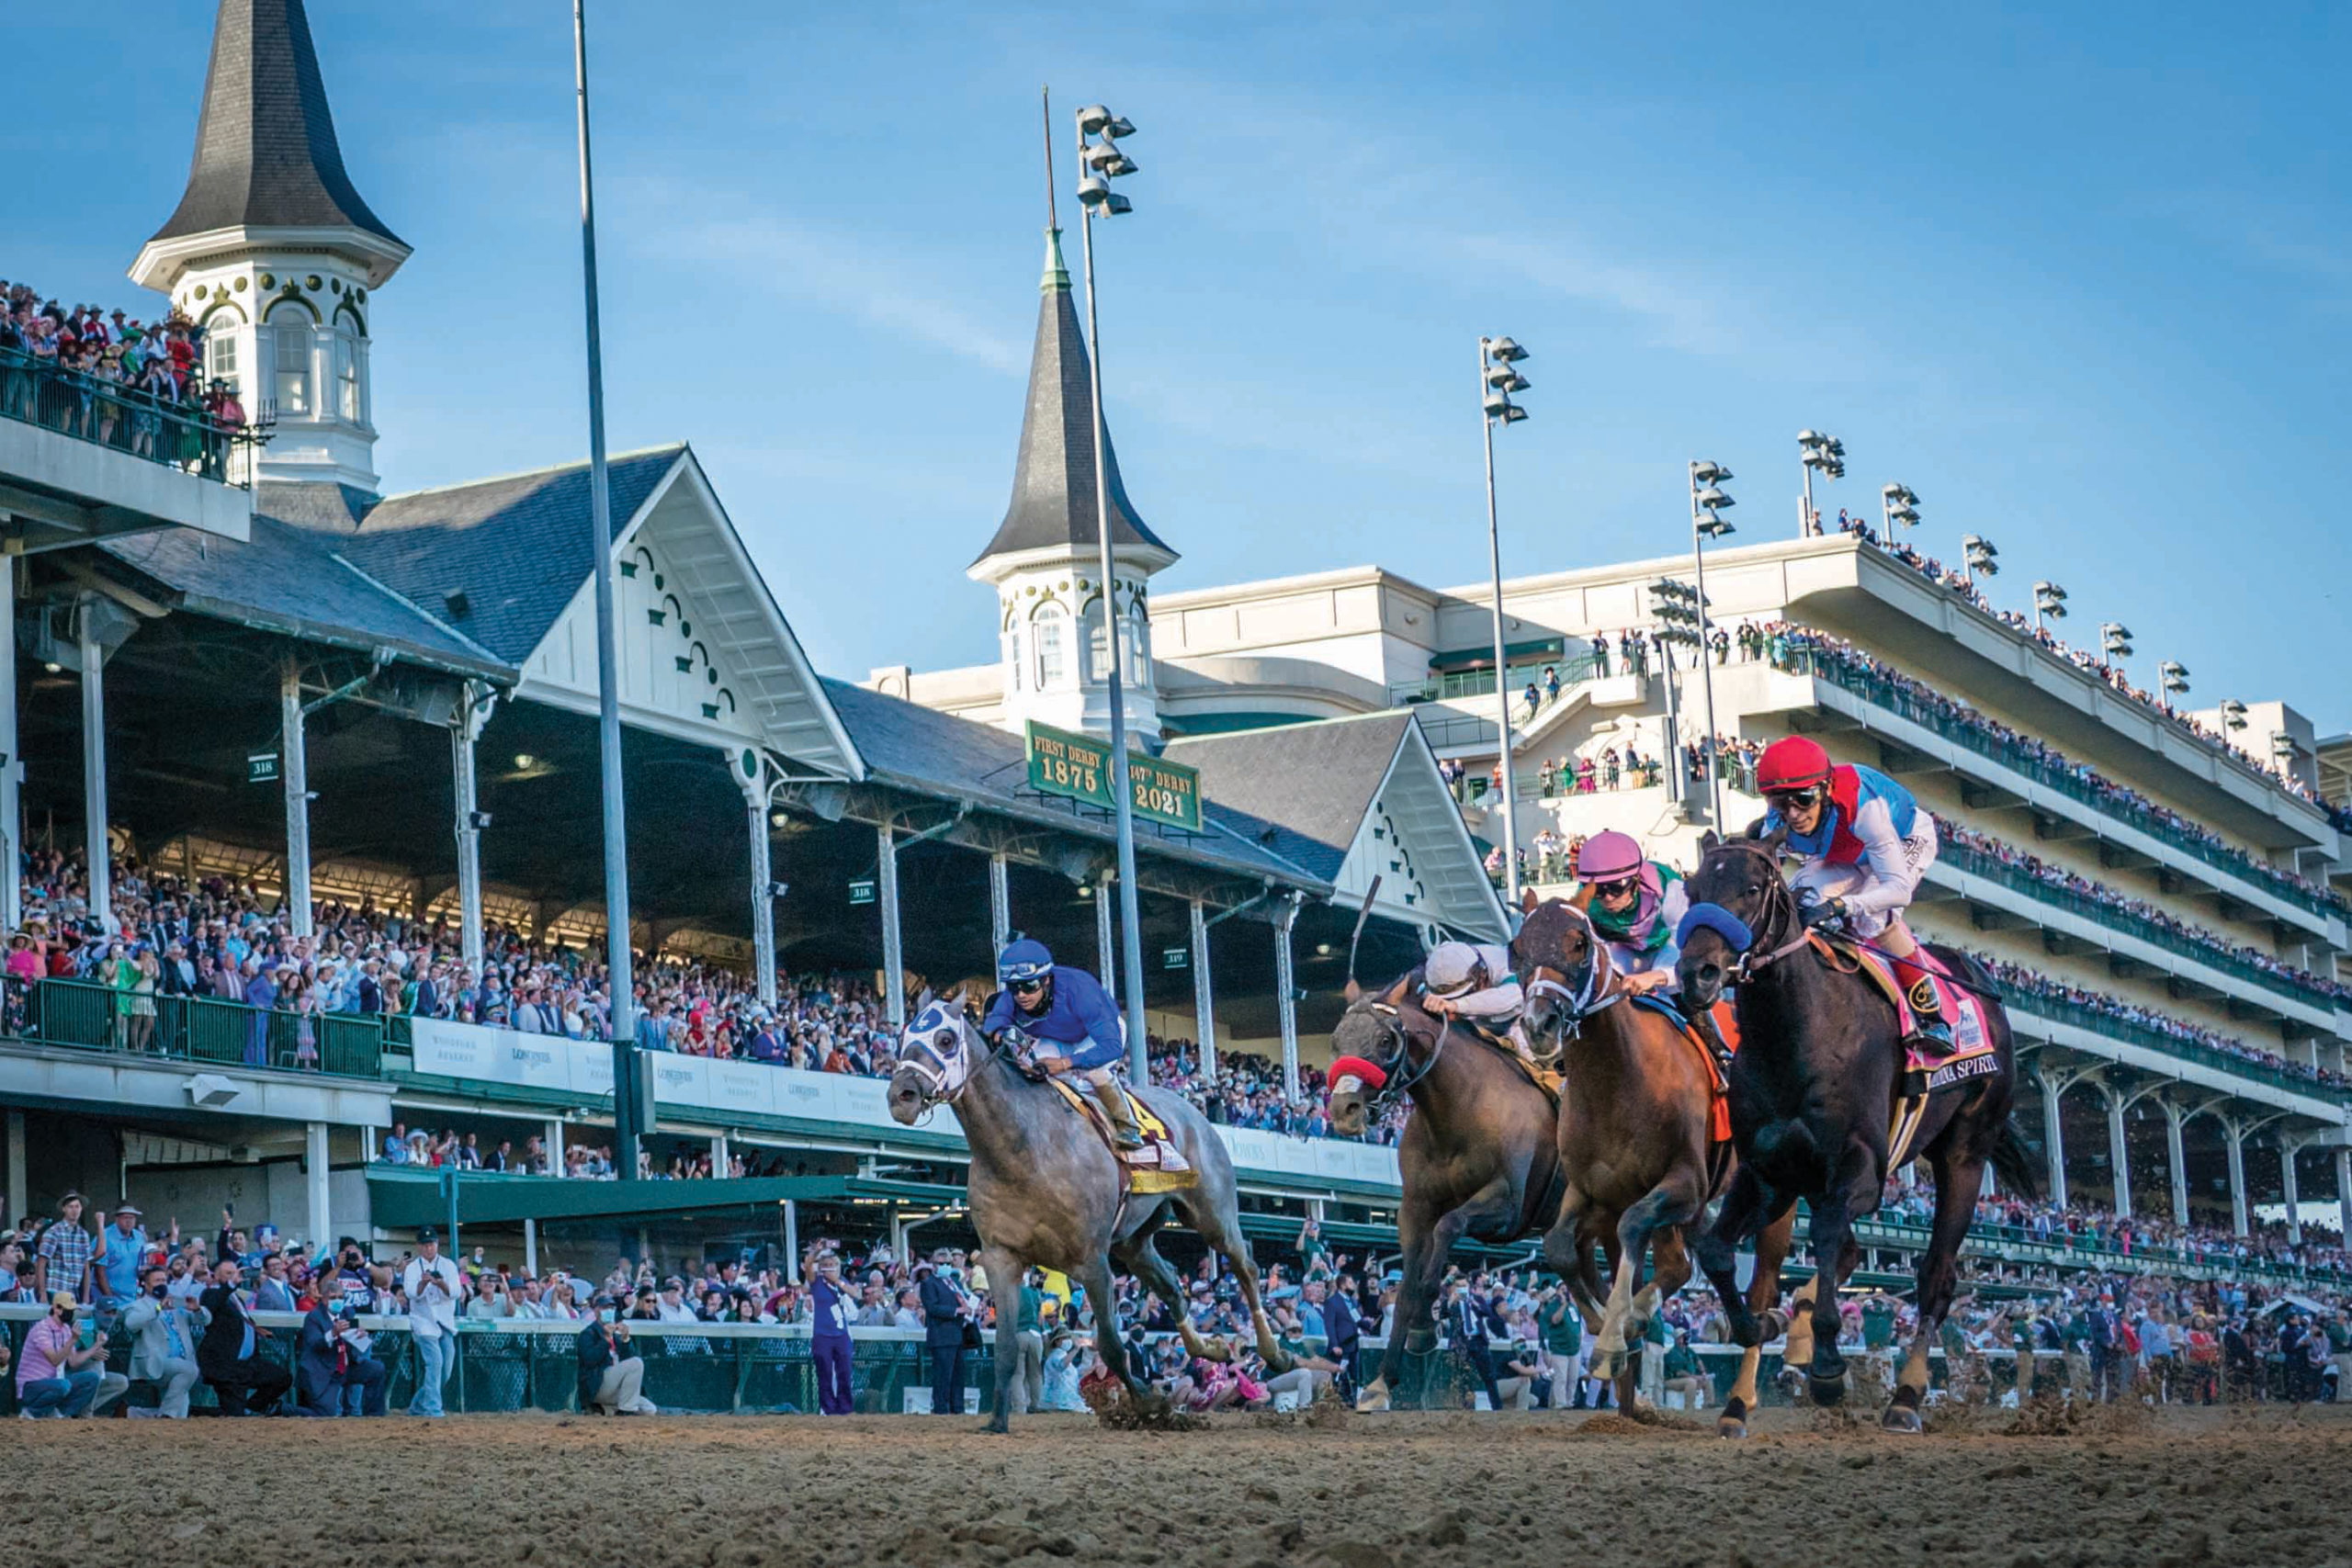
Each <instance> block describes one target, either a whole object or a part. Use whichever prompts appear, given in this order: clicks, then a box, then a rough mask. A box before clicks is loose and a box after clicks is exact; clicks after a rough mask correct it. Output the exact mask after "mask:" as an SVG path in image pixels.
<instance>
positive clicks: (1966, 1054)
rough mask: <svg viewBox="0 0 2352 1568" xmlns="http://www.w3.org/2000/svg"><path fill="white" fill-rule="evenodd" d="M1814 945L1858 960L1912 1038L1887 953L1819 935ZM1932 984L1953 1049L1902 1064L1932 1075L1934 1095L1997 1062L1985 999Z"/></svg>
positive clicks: (1922, 954) (1932, 959) (1937, 966)
mask: <svg viewBox="0 0 2352 1568" xmlns="http://www.w3.org/2000/svg"><path fill="white" fill-rule="evenodd" d="M1814 940H1815V942H1818V943H1820V944H1821V945H1822V947H1823V948H1824V949H1825V950H1826V951H1828V952H1831V953H1838V955H1839V956H1840V957H1843V956H1845V955H1846V954H1851V955H1852V957H1853V958H1856V959H1859V960H1860V962H1861V965H1862V973H1863V974H1865V975H1867V976H1870V978H1871V983H1872V984H1873V985H1875V986H1876V987H1878V990H1879V994H1880V995H1882V996H1883V997H1884V998H1886V999H1887V1000H1888V1001H1889V1002H1891V1003H1893V1004H1894V1011H1895V1016H1896V1020H1897V1021H1898V1022H1899V1024H1900V1025H1901V1027H1902V1030H1903V1033H1904V1035H1905V1037H1906V1038H1909V1037H1911V1036H1912V1035H1913V1033H1914V1032H1915V1031H1916V1030H1917V1018H1916V1015H1915V1014H1914V1013H1913V1011H1912V1010H1911V999H1910V998H1909V997H1908V996H1906V995H1905V993H1904V988H1903V985H1902V982H1900V981H1899V980H1897V979H1896V978H1895V977H1894V964H1892V963H1890V962H1889V961H1888V959H1887V957H1886V955H1885V954H1884V953H1880V952H1879V951H1878V950H1877V949H1876V948H1871V947H1864V946H1861V945H1860V944H1859V943H1853V942H1844V943H1834V944H1833V943H1832V942H1830V941H1829V940H1828V939H1827V938H1826V937H1823V936H1821V935H1820V934H1819V933H1817V932H1816V933H1815V937H1814ZM1919 961H1920V963H1921V964H1924V965H1926V966H1928V968H1930V969H1933V970H1937V971H1940V970H1941V969H1942V967H1943V964H1942V961H1941V960H1939V959H1938V958H1937V957H1936V956H1935V954H1934V953H1929V952H1928V950H1927V949H1925V948H1921V949H1920V950H1919ZM1929 980H1930V983H1931V984H1933V985H1934V987H1936V996H1937V998H1938V999H1939V1001H1940V1002H1941V1003H1942V1004H1943V1012H1944V1018H1945V1019H1946V1021H1949V1022H1950V1023H1951V1044H1952V1048H1951V1050H1950V1051H1947V1052H1944V1053H1942V1054H1941V1055H1928V1054H1927V1053H1924V1052H1921V1051H1919V1050H1918V1049H1917V1047H1914V1048H1913V1049H1912V1050H1911V1052H1910V1053H1909V1055H1910V1058H1911V1059H1910V1060H1909V1061H1907V1062H1905V1064H1904V1066H1905V1068H1906V1069H1908V1070H1910V1071H1914V1072H1922V1073H1926V1074H1927V1075H1928V1089H1930V1090H1931V1091H1932V1090H1935V1089H1942V1088H1943V1087H1945V1086H1946V1085H1947V1084H1955V1083H1960V1082H1962V1081H1963V1080H1965V1079H1968V1078H1973V1077H1984V1076H1985V1074H1987V1073H1990V1072H1993V1071H1995V1070H1996V1066H1997V1062H1996V1058H1995V1056H1994V1055H1993V1032H1992V1031H1991V1030H1989V1029H1987V1028H1985V998H1982V997H1980V996H1978V995H1977V994H1976V993H1975V992H1974V991H1973V990H1969V989H1967V988H1965V987H1961V986H1956V985H1954V984H1952V983H1951V980H1950V979H1949V978H1947V977H1946V976H1944V975H1943V974H1941V973H1937V974H1933V975H1931V976H1929Z"/></svg>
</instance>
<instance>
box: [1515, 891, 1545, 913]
mask: <svg viewBox="0 0 2352 1568" xmlns="http://www.w3.org/2000/svg"><path fill="white" fill-rule="evenodd" d="M1543 903H1544V900H1543V899H1541V898H1538V897H1536V896H1535V889H1533V888H1532V887H1522V888H1521V889H1520V890H1519V912H1520V913H1521V914H1522V915H1532V914H1533V913H1535V911H1536V910H1537V909H1538V908H1542V907H1543Z"/></svg>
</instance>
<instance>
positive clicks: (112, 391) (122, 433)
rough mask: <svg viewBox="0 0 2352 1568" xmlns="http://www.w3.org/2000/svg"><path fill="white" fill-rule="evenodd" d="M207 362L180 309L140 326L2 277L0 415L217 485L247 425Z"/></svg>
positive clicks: (229, 389) (195, 329) (199, 331)
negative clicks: (171, 467)
mask: <svg viewBox="0 0 2352 1568" xmlns="http://www.w3.org/2000/svg"><path fill="white" fill-rule="evenodd" d="M203 365H204V329H203V328H202V327H201V326H199V325H198V324H197V323H196V322H194V321H189V320H188V319H187V318H186V317H185V316H181V315H179V314H177V313H176V312H175V313H173V314H171V315H169V316H167V317H166V318H164V320H161V321H153V322H141V321H134V320H132V319H130V317H128V316H127V315H126V314H125V313H124V312H123V311H121V310H116V311H114V312H113V313H112V314H111V315H108V314H107V313H105V312H103V311H101V310H99V309H98V307H97V306H96V305H75V306H73V307H71V308H68V307H65V306H62V305H60V304H59V303H58V302H57V301H56V300H55V299H43V298H42V297H41V296H40V294H39V293H37V292H36V291H35V290H34V289H33V288H31V287H30V286H29V285H27V284H22V283H15V284H12V283H9V282H8V281H6V279H0V418H12V419H21V420H25V421H28V422H29V423H37V424H42V425H46V426H48V427H49V428H50V429H52V430H57V431H62V432H63V433H65V434H69V435H73V436H75V437H77V438H78V439H81V440H84V441H95V442H98V443H100V444H102V445H106V446H118V447H120V448H122V449H123V450H125V451H128V452H130V453H132V454H133V455H135V456H137V457H146V458H150V459H153V460H154V461H157V462H164V463H173V464H177V465H179V466H182V467H185V468H191V469H194V470H196V471H198V472H201V473H206V474H209V475H211V476H213V477H215V478H219V477H220V476H221V475H222V474H223V473H224V471H225V459H226V456H227V451H228V446H229V444H230V443H231V442H232V441H233V440H236V439H238V438H239V437H240V436H241V435H242V434H243V433H244V432H245V428H246V424H247V421H246V414H245V409H244V406H243V403H242V402H241V401H240V400H238V397H237V392H236V389H235V387H234V386H233V385H232V384H231V383H229V382H226V381H218V380H207V379H206V378H205V377H204V375H203V373H202V367H203Z"/></svg>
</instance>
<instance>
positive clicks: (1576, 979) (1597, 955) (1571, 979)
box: [1527, 904, 1628, 1043]
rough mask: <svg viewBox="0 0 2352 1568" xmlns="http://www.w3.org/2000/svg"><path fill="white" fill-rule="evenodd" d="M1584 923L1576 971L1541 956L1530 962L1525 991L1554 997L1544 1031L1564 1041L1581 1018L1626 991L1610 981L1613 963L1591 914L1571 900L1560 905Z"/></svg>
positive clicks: (1613, 1002)
mask: <svg viewBox="0 0 2352 1568" xmlns="http://www.w3.org/2000/svg"><path fill="white" fill-rule="evenodd" d="M1562 908H1566V910H1567V911H1568V912H1569V913H1570V914H1572V915H1574V916H1576V918H1577V920H1578V921H1579V922H1581V923H1582V925H1583V926H1584V932H1585V939H1586V944H1585V953H1584V963H1583V964H1582V966H1581V968H1580V970H1579V971H1577V972H1575V973H1571V972H1570V971H1569V970H1567V969H1565V968H1563V967H1561V966H1560V965H1558V964H1546V963H1544V962H1543V961H1542V960H1538V961H1537V962H1536V963H1534V964H1531V965H1530V966H1529V967H1530V969H1531V970H1532V977H1531V978H1530V979H1529V980H1528V982H1527V995H1528V997H1529V998H1531V999H1532V998H1536V997H1555V998H1558V999H1559V1001H1560V1004H1561V1005H1560V1007H1559V1009H1558V1010H1555V1012H1554V1013H1553V1015H1552V1021H1551V1022H1550V1023H1549V1024H1548V1025H1546V1026H1545V1030H1544V1032H1546V1033H1548V1034H1550V1035H1551V1036H1552V1037H1553V1038H1554V1039H1555V1040H1558V1041H1561V1042H1563V1043H1566V1042H1567V1041H1570V1040H1574V1039H1576V1038H1577V1035H1579V1034H1580V1033H1582V1032H1583V1026H1584V1021H1585V1020H1587V1019H1589V1018H1590V1017H1592V1016H1593V1015H1594V1014H1595V1013H1598V1012H1600V1011H1602V1010H1606V1009H1608V1008H1611V1007H1614V1006H1615V1005H1616V1004H1617V1003H1619V1002H1621V1001H1623V1000H1624V999H1625V997H1626V996H1627V994H1628V993H1627V992H1626V990H1625V988H1624V987H1623V986H1619V985H1616V984H1614V982H1615V980H1616V978H1617V965H1616V963H1615V961H1614V960H1613V959H1612V958H1611V956H1610V953H1609V944H1608V942H1604V941H1603V940H1601V935H1600V929H1599V928H1598V927H1596V926H1595V925H1594V924H1593V923H1592V917H1591V916H1590V915H1589V914H1588V913H1586V912H1585V911H1584V910H1582V909H1579V908H1577V907H1576V906H1575V905H1573V904H1567V905H1563V906H1562Z"/></svg>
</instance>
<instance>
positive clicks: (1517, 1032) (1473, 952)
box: [1421, 942, 1535, 1067]
mask: <svg viewBox="0 0 2352 1568" xmlns="http://www.w3.org/2000/svg"><path fill="white" fill-rule="evenodd" d="M1421 990H1422V994H1423V996H1424V997H1425V998H1427V999H1428V1001H1429V1004H1430V1011H1431V1012H1433V1013H1436V1014H1437V1015H1438V1016H1439V1017H1441V1018H1447V1019H1458V1020H1461V1021H1464V1022H1467V1023H1470V1024H1472V1025H1474V1026H1476V1028H1477V1030H1478V1031H1479V1032H1481V1033H1483V1034H1486V1035H1488V1036H1490V1037H1491V1038H1493V1039H1495V1040H1497V1041H1498V1042H1500V1043H1504V1044H1507V1045H1509V1046H1510V1048H1511V1049H1512V1050H1514V1051H1516V1052H1518V1053H1519V1059H1520V1060H1521V1061H1522V1062H1525V1063H1526V1064H1527V1065H1528V1066H1531V1067H1532V1066H1535V1053H1534V1052H1533V1051H1532V1050H1531V1049H1530V1048H1529V1046H1528V1043H1527V1031H1526V1030H1524V1029H1523V1028H1521V1026H1520V1021H1519V1015H1520V1012H1521V1010H1522V1009H1524V1008H1525V1007H1526V1005H1527V993H1526V992H1525V991H1523V990H1521V988H1520V984H1519V978H1518V976H1514V975H1513V974H1512V973H1511V972H1510V949H1509V948H1507V947H1498V946H1494V945H1491V944H1480V943H1475V942H1439V943H1438V944H1437V945H1436V946H1435V947H1433V948H1431V949H1430V955H1429V957H1428V958H1427V959H1426V960H1424V961H1423V963H1422V965H1421Z"/></svg>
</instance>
